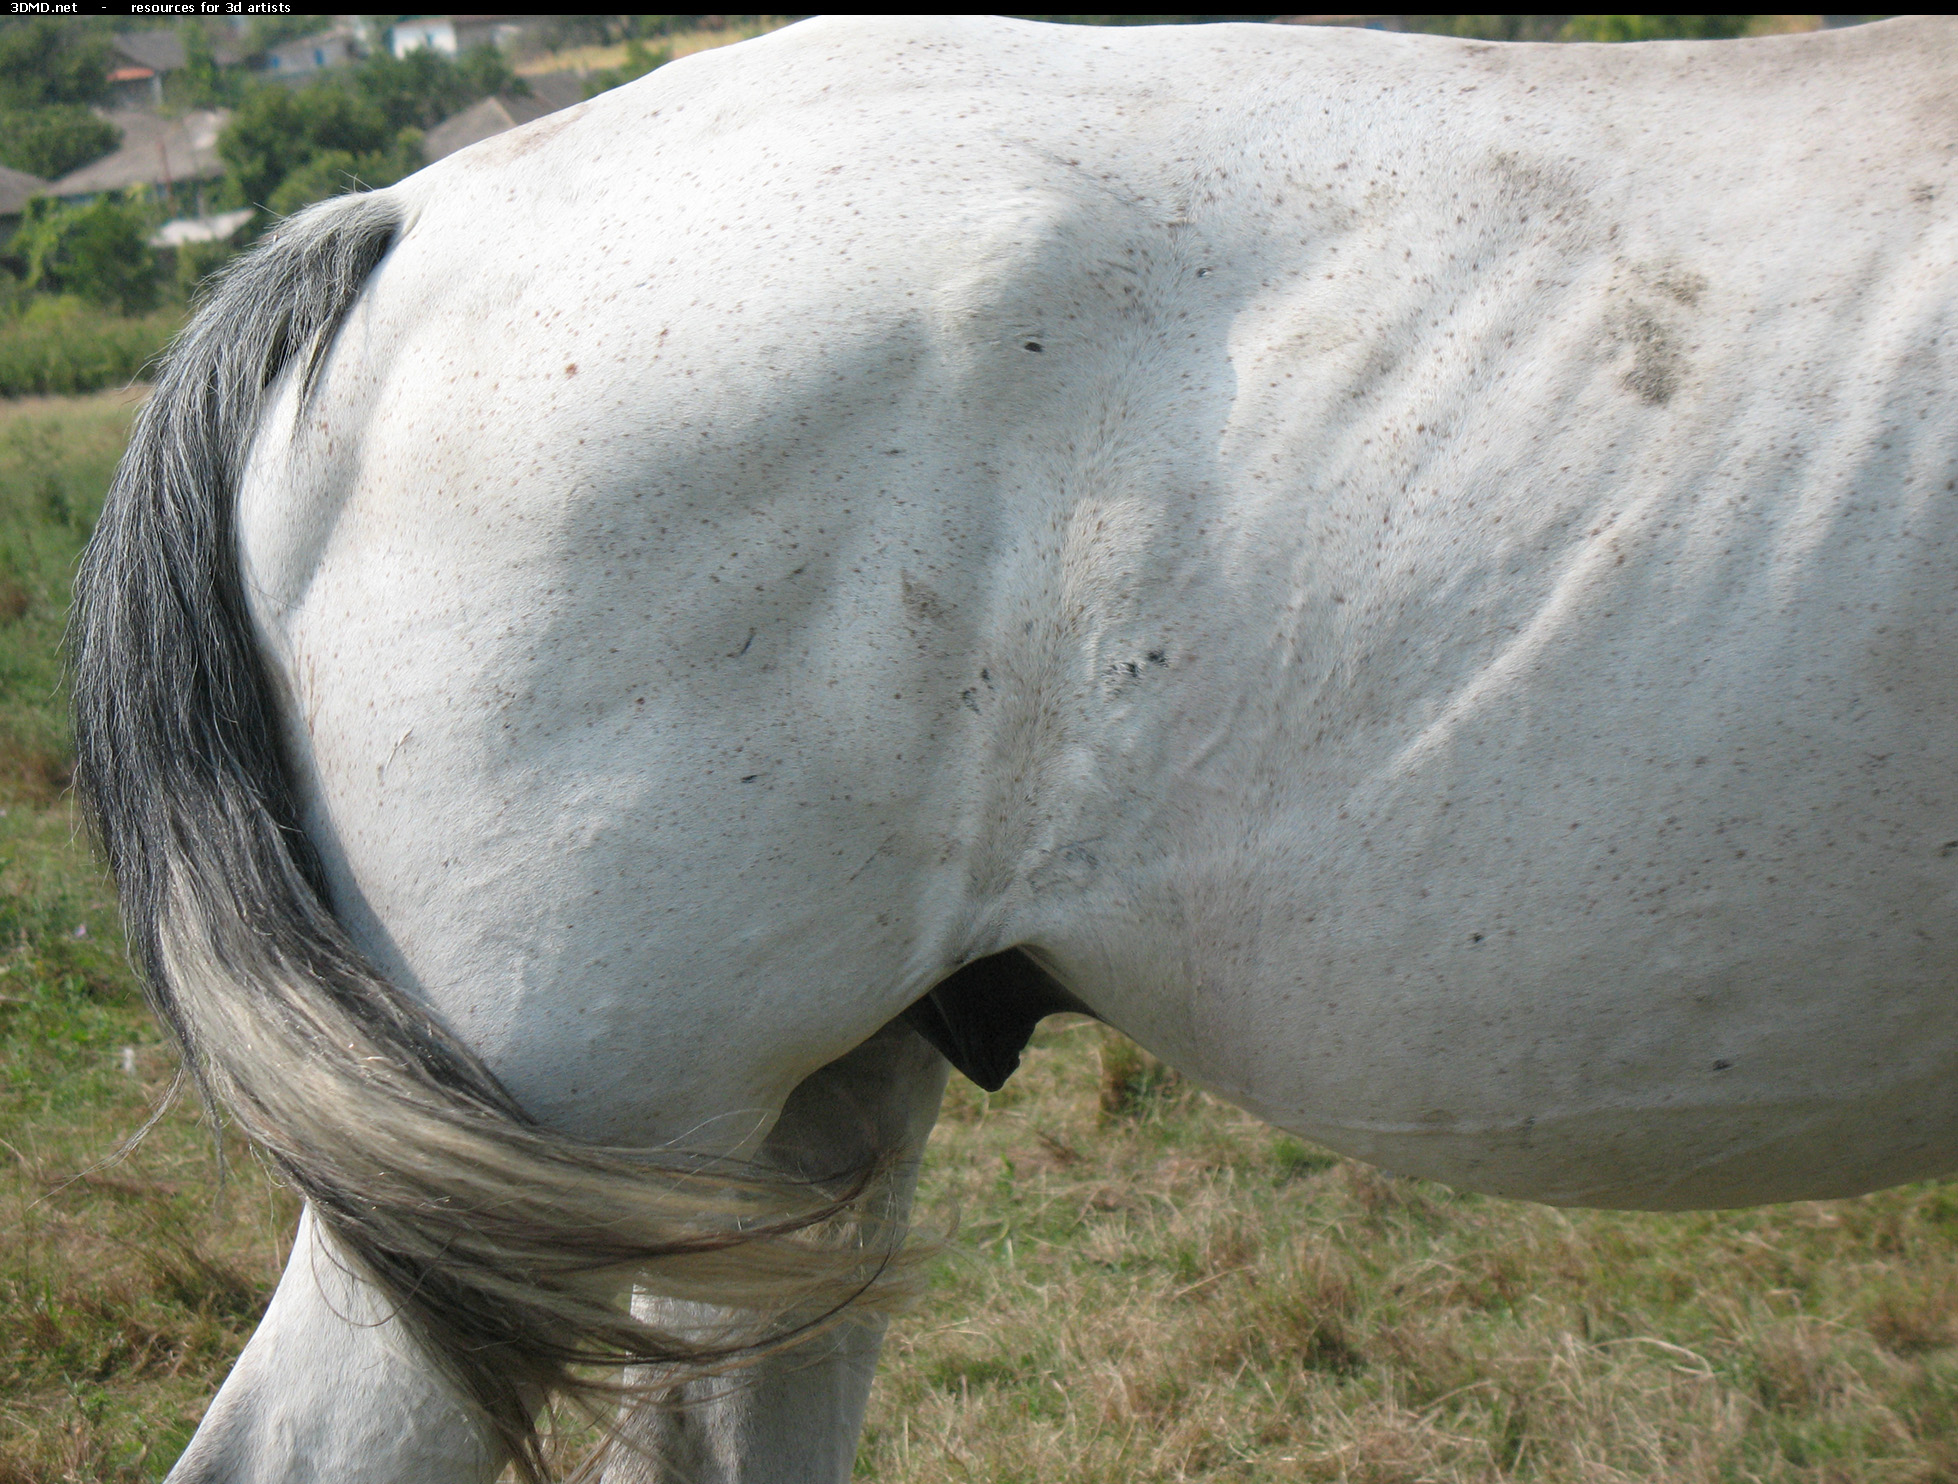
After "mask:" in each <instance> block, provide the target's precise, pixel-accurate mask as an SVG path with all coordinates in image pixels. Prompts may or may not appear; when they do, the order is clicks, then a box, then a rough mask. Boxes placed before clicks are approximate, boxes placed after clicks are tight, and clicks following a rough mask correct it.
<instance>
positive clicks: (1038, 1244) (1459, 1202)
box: [858, 1022, 1958, 1484]
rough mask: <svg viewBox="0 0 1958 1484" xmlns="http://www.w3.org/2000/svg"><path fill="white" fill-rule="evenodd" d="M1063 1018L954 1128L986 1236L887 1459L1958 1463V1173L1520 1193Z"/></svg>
mask: <svg viewBox="0 0 1958 1484" xmlns="http://www.w3.org/2000/svg"><path fill="white" fill-rule="evenodd" d="M1041 1040H1042V1043H1043V1044H1042V1045H1041V1046H1040V1048H1039V1049H1038V1050H1037V1051H1036V1053H1035V1054H1034V1055H1033V1056H1032V1058H1031V1059H1030V1064H1029V1065H1028V1066H1027V1068H1025V1069H1024V1070H1023V1071H1022V1073H1021V1075H1020V1077H1019V1078H1017V1079H1016V1080H1015V1081H1014V1082H1013V1083H1011V1084H1009V1086H1008V1088H1007V1090H1006V1091H1005V1092H1004V1093H1001V1094H996V1095H994V1096H993V1097H991V1098H988V1097H986V1096H985V1095H983V1094H980V1093H976V1092H974V1091H972V1090H971V1089H970V1088H965V1087H960V1088H957V1089H955V1090H954V1093H953V1096H952V1098H951V1100H950V1103H949V1105H948V1107H947V1110H946V1115H945V1118H944V1120H943V1121H942V1123H941V1125H940V1127H939V1130H938V1133H937V1135H936V1137H935V1138H934V1141H933V1145H932V1157H931V1165H930V1168H929V1171H928V1176H927V1187H928V1191H927V1196H926V1200H927V1203H928V1204H929V1203H931V1202H932V1201H936V1202H938V1203H939V1205H940V1206H941V1208H942V1207H943V1206H944V1205H945V1204H946V1203H948V1202H949V1203H952V1204H954V1205H955V1206H956V1207H957V1209H958V1210H959V1211H960V1212H962V1213H963V1217H964V1220H963V1225H962V1231H961V1241H960V1247H961V1248H962V1249H963V1252H964V1254H965V1255H964V1256H962V1257H961V1258H959V1259H957V1260H955V1261H954V1262H952V1263H951V1264H950V1265H949V1266H948V1269H947V1272H946V1273H945V1275H944V1280H943V1281H942V1283H941V1285H940V1287H939V1288H938V1290H937V1291H936V1292H935V1294H934V1296H933V1298H932V1300H931V1302H930V1304H929V1305H928V1307H927V1309H926V1311H925V1312H924V1313H922V1314H920V1315H918V1316H915V1317H914V1318H912V1319H910V1320H908V1321H906V1322H903V1323H901V1324H900V1326H899V1327H898V1329H897V1330H896V1332H895V1333H894V1335H893V1339H892V1343H891V1345H890V1346H889V1349H888V1351H887V1362H886V1366H885V1371H884V1374H883V1376H882V1378H881V1380H880V1386H879V1391H878V1393H877V1395H876V1396H875V1398H874V1400H873V1402H872V1410H871V1424H870V1429H869V1432H868V1434H867V1436H866V1440H865V1446H864V1453H863V1458H862V1460H861V1462H860V1464H859V1470H858V1472H859V1474H860V1476H862V1477H865V1478H873V1479H890V1480H893V1481H895V1480H905V1481H908V1484H929V1481H935V1480H941V1479H943V1480H952V1479H961V1480H964V1479H986V1480H999V1481H1005V1480H1018V1479H1027V1480H1032V1479H1051V1478H1055V1477H1068V1478H1073V1479H1081V1480H1089V1481H1100V1480H1107V1481H1110V1484H1113V1481H1117V1480H1121V1481H1137V1480H1184V1479H1204V1480H1226V1479H1228V1480H1246V1481H1249V1480H1264V1479H1272V1480H1277V1479H1285V1480H1301V1479H1303V1480H1324V1481H1329V1484H1330V1481H1340V1484H1349V1481H1350V1484H1416V1481H1430V1480H1432V1481H1443V1480H1446V1481H1454V1480H1491V1481H1493V1480H1546V1481H1547V1480H1558V1481H1566V1480H1568V1481H1586V1484H1592V1481H1596V1484H1603V1481H1617V1480H1631V1479H1638V1480H1651V1479H1664V1480H1669V1481H1682V1484H1685V1481H1693V1484H1698V1481H1706V1484H1714V1481H1739V1480H1747V1481H1756V1480H1758V1481H1763V1484H1765V1481H1783V1480H1787V1481H1794V1480H1804V1481H1816V1484H1851V1481H1866V1480H1867V1481H1871V1484H1874V1481H1879V1480H1881V1481H1886V1484H1893V1481H1908V1480H1922V1481H1930V1480H1941V1479H1946V1478H1954V1477H1958V1470H1955V1469H1954V1463H1958V1446H1954V1445H1955V1444H1958V1433H1955V1432H1954V1428H1955V1427H1958V1411H1954V1405H1955V1404H1958V1352H1954V1350H1953V1348H1952V1346H1953V1342H1954V1340H1955V1339H1958V1243H1954V1240H1953V1239H1954V1237H1958V1188H1954V1187H1952V1186H1950V1185H1946V1184H1942V1183H1939V1184H1926V1185H1919V1186H1913V1187H1908V1188H1906V1189H1902V1190H1897V1191H1891V1192H1886V1193H1884V1194H1881V1195H1877V1196H1871V1197H1866V1198H1865V1199H1862V1200H1858V1201H1838V1202H1828V1203H1811V1204H1804V1205H1795V1206H1785V1207H1776V1208H1770V1209H1766V1210H1761V1211H1753V1212H1727V1213H1717V1214H1694V1215H1667V1216H1652V1215H1639V1214H1627V1213H1615V1212H1563V1211H1555V1210H1551V1209H1549V1208H1546V1207H1541V1206H1527V1205H1519V1204H1514V1203H1508V1202H1500V1201H1492V1200H1485V1199H1482V1198H1479V1197H1475V1196H1466V1195H1461V1194H1458V1193H1456V1192H1453V1191H1450V1190H1448V1189H1445V1188H1444V1187H1441V1186H1437V1185H1432V1184H1428V1183H1426V1182H1422V1181H1417V1180H1408V1179H1397V1178H1395V1177H1393V1176H1391V1175H1388V1174H1386V1173H1384V1172H1382V1171H1379V1170H1375V1169H1371V1168H1368V1167H1366V1166H1362V1165H1356V1164H1353V1163H1351V1162H1348V1161H1343V1160H1337V1159H1334V1158H1332V1157H1330V1156H1328V1155H1326V1154H1324V1153H1323V1152H1321V1151H1318V1150H1315V1149H1312V1148H1310V1147H1308V1146H1306V1145H1303V1144H1300V1143H1299V1142H1298V1141H1296V1140H1293V1139H1289V1138H1287V1137H1285V1136H1283V1135H1279V1134H1276V1133H1274V1132H1273V1131H1271V1130H1270V1129H1268V1128H1266V1127H1264V1126H1263V1125H1261V1124H1259V1123H1257V1122H1255V1121H1254V1120H1252V1119H1250V1118H1248V1117H1246V1116H1245V1115H1243V1114H1241V1113H1239V1112H1237V1111H1236V1110H1234V1109H1231V1108H1229V1107H1227V1106H1225V1105H1223V1104H1221V1103H1218V1102H1216V1101H1215V1100H1213V1099H1211V1098H1209V1097H1207V1096H1206V1095H1204V1094H1203V1093H1201V1092H1198V1091H1196V1090H1194V1089H1192V1088H1190V1087H1189V1086H1188V1085H1187V1084H1185V1083H1182V1082H1181V1081H1179V1080H1178V1079H1176V1078H1174V1077H1173V1075H1169V1074H1167V1073H1166V1072H1164V1071H1162V1070H1159V1069H1156V1068H1154V1067H1153V1066H1152V1065H1151V1064H1149V1063H1148V1060H1147V1058H1146V1057H1144V1056H1143V1055H1142V1054H1141V1053H1140V1052H1138V1051H1136V1050H1135V1049H1134V1048H1133V1047H1132V1046H1130V1045H1129V1044H1128V1043H1126V1042H1123V1041H1121V1040H1119V1038H1116V1037H1115V1036H1114V1035H1113V1033H1111V1032H1108V1031H1105V1030H1103V1029H1102V1028H1100V1027H1097V1026H1094V1025H1092V1024H1089V1023H1087V1022H1074V1023H1072V1024H1065V1025H1063V1024H1061V1023H1058V1022H1056V1023H1053V1028H1051V1029H1049V1030H1048V1031H1047V1032H1046V1033H1045V1034H1044V1035H1043V1036H1042V1038H1041ZM1137 1087H1141V1088H1142V1089H1143V1090H1142V1091H1140V1092H1137V1091H1135V1089H1136V1088H1137ZM1124 1088H1125V1089H1128V1091H1127V1092H1126V1093H1121V1094H1117V1093H1113V1092H1112V1091H1111V1089H1124Z"/></svg>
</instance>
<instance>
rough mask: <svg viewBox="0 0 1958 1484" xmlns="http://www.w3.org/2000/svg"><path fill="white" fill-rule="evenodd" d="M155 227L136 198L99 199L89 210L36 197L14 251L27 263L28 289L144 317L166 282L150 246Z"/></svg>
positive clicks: (130, 196) (17, 237)
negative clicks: (151, 233)
mask: <svg viewBox="0 0 1958 1484" xmlns="http://www.w3.org/2000/svg"><path fill="white" fill-rule="evenodd" d="M154 225H155V224H154V222H153V221H152V219H151V212H150V208H149V206H148V204H147V203H145V202H144V201H142V200H141V199H139V198H138V197H136V196H135V195H129V196H116V195H104V196H98V197H96V198H95V199H94V200H93V201H91V202H89V203H88V204H87V205H85V206H66V205H63V204H62V203H61V202H59V201H56V200H54V199H52V198H51V197H47V196H36V197H35V198H34V199H33V200H31V201H29V202H28V203H27V208H26V210H25V211H24V212H23V213H22V217H21V224H20V230H19V231H18V232H16V233H15V234H14V240H13V242H12V244H11V249H12V251H13V252H15V253H17V254H18V255H19V256H21V257H22V258H24V259H26V262H27V277H26V280H25V287H27V288H29V289H51V290H53V291H54V292H56V293H62V294H79V295H80V296H81V297H82V298H84V299H87V300H89V301H90V302H91V303H94V304H99V305H101V306H102V307H104V308H106V309H114V310H117V311H119V312H121V313H123V314H141V313H143V312H144V311H146V310H149V309H153V308H155V307H156V299H157V289H158V287H159V285H160V283H161V281H162V264H161V263H160V262H159V261H158V259H157V255H156V252H155V250H154V249H153V248H152V247H151V246H150V245H149V234H150V231H151V229H152V227H153V226H154Z"/></svg>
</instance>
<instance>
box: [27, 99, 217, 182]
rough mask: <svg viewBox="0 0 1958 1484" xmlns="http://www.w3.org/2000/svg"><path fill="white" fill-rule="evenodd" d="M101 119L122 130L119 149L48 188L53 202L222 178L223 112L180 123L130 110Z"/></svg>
mask: <svg viewBox="0 0 1958 1484" xmlns="http://www.w3.org/2000/svg"><path fill="white" fill-rule="evenodd" d="M102 117H103V118H105V119H107V120H108V121H109V122H110V123H112V124H114V125H115V126H116V127H117V128H119V129H121V130H122V147H121V148H120V149H117V150H114V151H113V152H111V153H109V154H106V155H104V156H103V157H102V158H101V159H99V160H96V161H94V162H92V163H90V164H87V165H84V166H82V168H81V169H79V170H71V171H70V172H69V173H68V174H66V175H64V176H62V177H61V179H59V180H57V181H55V182H54V183H53V184H52V185H50V186H49V187H48V188H47V189H48V194H50V195H53V196H93V195H97V194H99V193H100V192H103V191H120V190H123V189H125V188H127V187H129V186H150V185H164V184H167V183H173V182H176V181H180V180H215V179H216V178H217V177H218V176H220V175H222V174H224V162H223V161H222V160H220V159H219V158H218V131H219V130H220V129H222V128H223V127H224V126H225V124H226V123H228V122H229V121H230V119H231V115H230V114H229V113H228V112H226V111H225V110H223V109H216V110H204V109H199V110H197V111H196V112H193V113H187V114H185V115H184V116H183V117H182V118H180V119H160V118H158V117H157V116H156V115H155V114H153V113H140V112H137V111H135V110H133V109H119V108H118V109H105V110H103V111H102Z"/></svg>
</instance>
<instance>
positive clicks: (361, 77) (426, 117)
mask: <svg viewBox="0 0 1958 1484" xmlns="http://www.w3.org/2000/svg"><path fill="white" fill-rule="evenodd" d="M352 82H353V86H354V88H355V89H356V91H357V92H358V93H359V95H360V96H361V97H362V98H364V99H366V100H367V101H369V102H370V103H372V104H373V105H374V106H375V107H377V108H378V109H379V110H380V111H381V115H382V117H383V118H385V119H386V120H387V122H388V125H389V127H391V128H395V129H405V128H418V129H432V128H434V127H435V125H437V124H439V123H441V122H442V120H443V119H445V118H448V117H449V116H450V115H451V114H454V113H459V112H461V111H462V110H463V109H465V108H467V107H468V106H469V105H470V104H471V103H474V102H475V101H476V100H477V99H479V98H487V97H488V96H489V95H490V94H492V93H512V94H516V95H518V96H525V95H527V94H528V93H529V92H530V84H529V83H527V82H525V81H524V80H523V79H522V78H520V77H518V76H517V75H516V74H515V73H514V72H512V71H511V70H510V63H509V60H508V59H507V58H506V57H505V56H504V55H503V53H502V52H500V51H498V50H497V49H496V48H495V47H493V46H474V47H471V48H470V49H469V50H468V51H466V52H464V53H463V54H462V56H461V57H459V58H457V59H456V60H454V61H451V60H450V59H449V58H447V57H445V56H443V55H442V54H441V53H440V52H437V51H434V50H433V49H431V48H429V47H422V48H421V49H419V50H417V51H412V52H409V53H408V55H407V56H405V57H399V58H397V57H395V56H393V55H392V54H390V53H388V52H384V51H377V52H376V53H375V54H374V55H373V56H371V57H369V58H368V59H367V60H366V61H364V62H362V63H361V64H360V66H358V67H357V68H355V69H354V70H353V75H352Z"/></svg>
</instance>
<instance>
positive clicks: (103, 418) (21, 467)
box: [0, 301, 134, 1477]
mask: <svg viewBox="0 0 1958 1484" xmlns="http://www.w3.org/2000/svg"><path fill="white" fill-rule="evenodd" d="M30 317H38V318H39V321H40V322H39V323H38V324H37V325H36V326H35V328H36V329H43V328H45V329H53V330H55V331H57V332H64V333H66V334H68V335H69V336H71V337H72V336H75V335H76V334H77V332H78V331H79V332H80V334H81V335H84V336H85V335H86V333H87V331H86V329H84V328H83V326H84V325H85V324H86V322H87V321H89V320H91V319H99V316H96V315H93V314H92V312H91V311H89V310H87V309H85V308H84V307H83V306H81V305H78V304H75V303H74V302H73V301H68V302H66V303H65V304H60V305H58V306H57V308H56V310H55V312H54V313H53V314H49V313H48V310H47V308H46V307H45V305H37V306H35V309H34V310H32V311H30ZM18 328H19V324H18V322H14V321H9V322H5V323H0V390H5V391H6V392H8V393H14V392H17V391H21V390H35V388H20V387H14V386H8V385H6V384H5V370H6V368H7V366H8V363H9V362H10V361H11V360H12V359H13V357H12V355H11V353H10V352H11V349H12V341H13V337H14V333H15V331H16V330H17V329H18ZM133 413H134V407H133V405H132V404H130V403H127V402H124V401H120V400H113V401H112V400H110V399H106V398H105V399H103V400H102V401H100V402H99V403H91V404H88V405H86V406H77V407H70V408H66V409H56V410H53V411H50V410H48V409H45V408H43V409H41V412H40V415H38V416H34V415H29V414H27V413H25V412H23V411H22V410H20V409H19V408H17V407H13V406H0V808H4V807H6V806H9V805H14V804H20V803H23V802H28V803H31V802H34V801H40V802H42V803H47V802H51V801H52V800H53V799H54V798H55V797H56V796H57V795H58V793H59V791H60V790H61V789H62V788H64V787H66V785H67V781H68V769H69V763H70V752H71V750H72V744H71V741H70V737H69V732H68V713H67V702H66V699H65V678H64V675H63V672H62V663H61V629H62V625H63V623H64V622H66V617H67V608H68V595H69V587H70V584H71V582H72V580H73V577H74V570H75V561H76V558H77V557H78V556H79V555H80V554H81V548H82V543H83V541H85V540H86V539H87V538H88V533H89V530H90V528H91V527H92V526H93V525H94V524H95V515H96V512H97V511H98V510H99V509H100V508H101V505H102V496H103V493H104V491H105V490H107V488H108V483H109V474H110V471H111V470H113V469H114V468H115V464H116V460H117V458H118V457H120V456H121V453H122V445H123V438H124V436H125V435H126V433H127V432H128V429H129V420H130V417H131V416H132V415H133ZM0 834H4V830H0ZM5 859H6V857H5V854H4V845H0V870H4V866H5ZM25 911H26V908H25V907H24V906H23V904H22V903H21V902H20V901H18V900H17V899H15V898H13V897H11V896H8V895H6V894H4V893H0V943H13V942H15V941H17V939H18V938H19V936H20V934H21V933H22V932H23V931H32V930H33V924H32V922H30V921H28V920H27V919H25V918H23V917H22V916H21V914H22V913H23V912H25ZM39 912H40V909H36V912H35V914H34V915H39ZM55 915H56V916H57V917H62V916H66V921H65V923H64V924H63V927H64V928H72V927H73V926H74V924H75V921H76V919H75V918H74V917H73V916H68V915H67V913H66V909H63V910H62V911H60V912H57V913H56V914H55ZM64 951H65V950H64ZM0 954H4V948H0ZM5 992H6V991H4V990H0V993H5ZM0 1477H4V1476H0Z"/></svg>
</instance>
